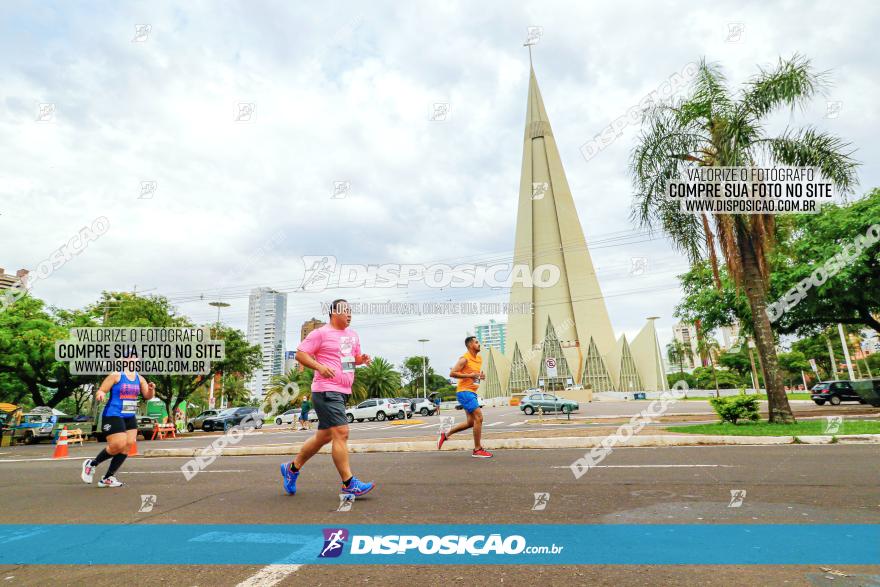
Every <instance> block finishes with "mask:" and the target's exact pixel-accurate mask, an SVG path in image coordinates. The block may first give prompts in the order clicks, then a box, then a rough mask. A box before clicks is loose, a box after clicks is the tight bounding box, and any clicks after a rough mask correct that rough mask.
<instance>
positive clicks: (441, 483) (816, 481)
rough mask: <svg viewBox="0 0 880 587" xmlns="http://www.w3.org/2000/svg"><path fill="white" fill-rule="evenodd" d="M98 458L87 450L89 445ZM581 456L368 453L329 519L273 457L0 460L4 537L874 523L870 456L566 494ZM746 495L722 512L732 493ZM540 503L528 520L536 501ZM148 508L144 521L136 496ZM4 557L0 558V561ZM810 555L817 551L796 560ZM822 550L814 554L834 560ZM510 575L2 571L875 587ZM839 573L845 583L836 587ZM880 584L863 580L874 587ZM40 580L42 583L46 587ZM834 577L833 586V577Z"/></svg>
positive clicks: (726, 459) (218, 580) (652, 462)
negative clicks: (379, 527)
mask: <svg viewBox="0 0 880 587" xmlns="http://www.w3.org/2000/svg"><path fill="white" fill-rule="evenodd" d="M93 446H94V445H93ZM582 454H583V451H577V450H558V451H549V450H543V451H529V450H511V451H498V452H497V453H496V456H495V458H494V459H491V460H479V459H472V458H470V457H469V456H468V455H467V453H465V452H458V451H455V452H451V451H450V452H429V453H375V454H358V455H355V456H354V457H353V465H354V470H355V473H356V474H357V475H358V476H360V477H361V478H363V479H372V480H376V481H377V482H378V483H379V485H378V487H377V489H376V490H375V491H374V492H373V493H372V494H371V495H370V496H369V497H368V498H364V499H360V500H357V501H356V502H355V504H354V506H353V508H352V510H351V511H349V512H337V511H336V508H337V505H338V503H339V499H338V478H337V476H336V472H335V470H334V468H333V466H332V463H331V462H330V458H329V457H328V456H325V455H318V456H316V457H315V459H314V460H313V461H312V462H310V463H309V465H308V466H307V467H306V468H305V469H304V473H303V476H302V477H301V479H300V484H299V492H298V493H297V495H296V496H294V497H290V496H287V495H285V494H284V493H283V492H282V490H281V486H280V481H279V479H280V477H279V474H278V463H279V461H280V460H281V459H280V458H278V457H221V458H218V459H217V460H216V461H215V462H214V463H212V464H211V465H210V466H209V467H208V469H207V470H206V471H204V472H203V473H201V474H199V475H197V476H196V477H195V478H193V479H192V480H191V481H189V482H187V481H186V480H185V479H184V477H183V475H182V473H181V472H180V466H181V465H182V464H183V463H184V462H185V461H186V459H181V458H156V459H144V458H132V459H129V460H128V461H127V462H126V463H125V466H124V468H123V470H122V472H121V473H120V475H119V476H120V478H121V479H122V480H123V481H124V482H125V483H126V484H127V486H126V487H123V488H120V489H117V490H105V489H98V488H97V487H94V486H87V485H85V484H83V483H82V482H81V481H80V480H79V468H80V462H79V461H77V460H59V461H33V460H26V461H21V460H18V459H15V460H8V459H7V460H5V461H0V494H2V508H0V522H2V523H59V522H65V523H113V524H143V523H170V524H175V523H195V524H198V523H230V524H234V523H249V524H262V523H320V524H327V523H334V524H338V523H345V524H358V523H399V524H416V523H450V522H452V523H473V524H479V523H536V524H542V523H583V524H619V523H701V524H724V523H745V524H751V523H754V524H759V523H763V524H766V523H801V522H802V523H880V468H878V467H877V463H878V457H880V449H878V447H877V446H876V445H874V446H868V445H866V446H859V445H820V446H813V445H783V446H766V447H756V446H739V447H675V448H671V447H670V448H626V449H619V450H616V451H614V452H613V453H612V454H611V455H610V456H609V457H608V458H607V459H605V460H604V461H603V462H602V467H601V468H597V469H593V470H591V471H589V472H588V473H587V474H586V475H584V476H583V477H581V478H580V479H577V480H576V479H575V478H574V476H573V475H572V474H571V472H570V470H568V465H569V464H570V463H571V462H572V461H573V460H574V459H576V458H578V457H579V456H581V455H582ZM732 490H741V491H745V492H746V493H745V497H744V499H743V502H742V504H741V506H740V507H729V506H730V501H731V491H732ZM536 492H547V493H549V494H550V499H549V503H548V505H547V507H546V509H545V510H543V511H533V510H532V507H533V505H534V493H536ZM145 494H147V495H155V496H156V505H155V507H154V509H153V511H152V512H149V513H139V512H138V510H139V508H140V507H141V495H145ZM0 547H2V546H0ZM804 547H805V548H812V547H814V545H804ZM833 547H834V545H833V544H827V545H822V548H833ZM822 566H823V565H821V564H818V563H817V564H816V565H814V566H773V567H770V566H751V567H750V566H712V567H709V566H651V567H647V566H636V565H633V566H565V567H557V566H533V567H527V566H516V567H476V566H451V567H450V566H444V567H439V566H438V567H390V566H381V567H365V566H334V567H332V568H331V567H318V566H311V565H304V566H291V567H283V568H267V567H260V566H187V567H182V568H174V567H167V566H163V567H158V566H134V567H106V566H72V567H68V566H65V567H40V566H19V567H0V581H2V584H3V585H43V584H46V583H47V582H53V583H56V584H58V583H60V584H71V585H79V584H89V585H117V584H119V583H120V582H121V581H125V582H132V581H134V582H136V583H137V584H143V585H159V584H163V585H240V584H244V585H263V586H266V585H274V584H278V585H328V584H333V585H337V584H340V583H342V584H344V583H347V582H353V583H356V584H367V583H369V584H376V583H381V584H389V585H414V584H424V585H448V584H450V583H452V584H461V585H473V584H480V585H483V584H494V585H498V584H502V583H503V584H505V585H508V584H509V585H526V584H528V585H534V584H535V582H536V581H541V582H542V583H544V584H548V585H572V584H586V583H589V584H598V585H646V584H647V585H837V586H839V585H872V584H875V583H872V582H871V581H877V584H880V567H877V566H875V567H838V568H837V569H834V570H832V571H823V570H822V568H821V567H822ZM835 571H837V572H842V573H844V574H847V575H850V577H844V576H841V575H836V574H831V573H833V572H835ZM872 576H873V577H875V579H871V577H872ZM50 577H51V579H50ZM828 577H830V578H828Z"/></svg>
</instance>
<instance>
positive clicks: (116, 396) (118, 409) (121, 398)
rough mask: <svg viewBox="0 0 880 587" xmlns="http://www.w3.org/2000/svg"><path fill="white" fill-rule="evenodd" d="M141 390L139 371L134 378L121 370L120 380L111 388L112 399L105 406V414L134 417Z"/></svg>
mask: <svg viewBox="0 0 880 587" xmlns="http://www.w3.org/2000/svg"><path fill="white" fill-rule="evenodd" d="M140 392H141V378H140V375H138V374H137V373H135V374H134V379H129V378H128V377H126V376H125V371H120V372H119V381H118V382H117V383H114V384H113V387H111V388H110V399H109V400H107V405H106V406H104V416H116V417H121V418H134V417H135V415H136V414H137V405H138V394H140Z"/></svg>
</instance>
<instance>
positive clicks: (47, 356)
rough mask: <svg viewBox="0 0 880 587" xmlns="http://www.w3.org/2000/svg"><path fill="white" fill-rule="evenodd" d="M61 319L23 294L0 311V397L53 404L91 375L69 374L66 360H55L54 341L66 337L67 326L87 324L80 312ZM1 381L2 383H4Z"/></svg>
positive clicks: (40, 403)
mask: <svg viewBox="0 0 880 587" xmlns="http://www.w3.org/2000/svg"><path fill="white" fill-rule="evenodd" d="M68 316H69V320H65V319H61V318H59V317H58V315H57V313H56V312H54V311H53V312H50V311H47V310H46V308H45V304H44V302H43V301H42V300H40V299H38V298H34V297H31V296H30V295H25V296H22V297H21V298H19V299H18V300H17V301H16V302H15V303H14V304H11V305H10V306H9V307H7V308H6V311H4V312H0V375H2V376H3V379H2V380H0V384H2V385H0V399H2V400H3V401H9V402H12V403H20V402H21V401H22V400H23V399H24V398H25V397H27V396H29V399H30V401H31V402H32V403H33V405H34V406H49V407H55V406H57V405H58V404H59V403H60V402H61V401H62V400H65V399H67V398H68V397H70V396H71V394H73V393H74V391H76V390H77V389H79V388H80V387H81V386H82V385H88V384H94V383H95V377H94V376H85V375H71V374H70V370H69V369H68V365H67V363H64V362H60V361H56V360H55V341H57V340H63V339H67V338H68V334H69V330H68V328H69V327H70V326H87V325H89V324H88V320H87V319H86V317H85V316H84V315H82V314H76V315H73V314H68ZM4 381H5V382H6V383H4Z"/></svg>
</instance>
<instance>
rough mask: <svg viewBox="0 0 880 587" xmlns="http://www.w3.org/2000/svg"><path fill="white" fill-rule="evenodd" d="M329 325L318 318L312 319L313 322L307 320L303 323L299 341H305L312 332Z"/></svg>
mask: <svg viewBox="0 0 880 587" xmlns="http://www.w3.org/2000/svg"><path fill="white" fill-rule="evenodd" d="M325 324H327V323H326V322H322V321H321V320H318V319H317V318H312V319H311V320H306V321H305V322H303V325H302V329H301V330H300V335H299V340H300V342H302V341H304V340H305V339H306V337H307V336H308V335H309V333H310V332H311V331H312V330H317V329H318V328H320V327H322V326H324V325H325Z"/></svg>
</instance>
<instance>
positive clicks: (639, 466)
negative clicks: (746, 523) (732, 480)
mask: <svg viewBox="0 0 880 587" xmlns="http://www.w3.org/2000/svg"><path fill="white" fill-rule="evenodd" d="M736 466H737V465H590V468H591V469H674V468H678V467H724V468H731V469H732V468H734V467H736ZM550 468H551V469H571V467H570V466H568V467H560V466H552V467H550Z"/></svg>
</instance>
